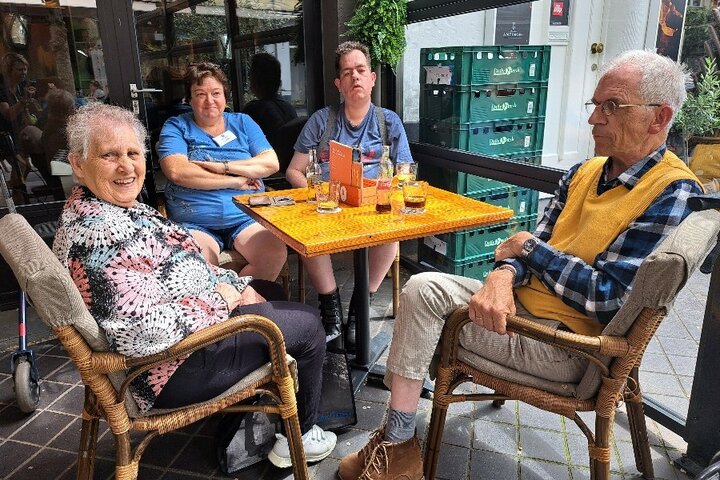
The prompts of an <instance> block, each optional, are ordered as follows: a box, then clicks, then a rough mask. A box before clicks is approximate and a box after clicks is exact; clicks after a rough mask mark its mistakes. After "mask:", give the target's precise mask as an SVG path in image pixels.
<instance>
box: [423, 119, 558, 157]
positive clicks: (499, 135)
mask: <svg viewBox="0 0 720 480" xmlns="http://www.w3.org/2000/svg"><path fill="white" fill-rule="evenodd" d="M544 131H545V119H544V118H542V117H536V118H528V119H523V120H508V121H495V122H483V123H480V122H475V123H461V124H452V123H446V122H440V121H435V120H428V119H425V118H421V119H420V141H421V142H424V143H430V144H432V145H439V146H441V147H447V148H457V149H459V150H466V151H468V152H473V153H482V154H484V155H490V156H520V155H522V156H525V155H528V154H529V153H531V152H535V151H537V150H542V145H543V134H544Z"/></svg>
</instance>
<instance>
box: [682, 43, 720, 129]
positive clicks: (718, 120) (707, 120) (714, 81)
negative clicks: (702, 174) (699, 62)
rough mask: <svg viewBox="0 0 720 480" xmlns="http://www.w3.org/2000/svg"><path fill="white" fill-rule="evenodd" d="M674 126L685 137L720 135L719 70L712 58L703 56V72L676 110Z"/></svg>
mask: <svg viewBox="0 0 720 480" xmlns="http://www.w3.org/2000/svg"><path fill="white" fill-rule="evenodd" d="M674 126H675V128H676V129H678V130H680V131H681V132H682V134H683V137H685V138H689V137H692V136H715V137H716V136H720V72H718V69H717V65H716V63H715V59H714V58H710V57H706V58H705V73H704V74H703V75H701V78H700V81H699V82H698V84H697V87H696V91H695V92H694V93H690V94H689V95H688V99H687V100H686V101H685V104H684V105H683V106H682V108H681V109H680V111H679V112H678V114H677V117H676V118H675V124H674Z"/></svg>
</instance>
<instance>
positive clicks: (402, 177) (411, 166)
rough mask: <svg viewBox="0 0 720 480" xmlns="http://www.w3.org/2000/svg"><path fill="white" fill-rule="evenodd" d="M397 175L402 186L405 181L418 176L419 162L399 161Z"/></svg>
mask: <svg viewBox="0 0 720 480" xmlns="http://www.w3.org/2000/svg"><path fill="white" fill-rule="evenodd" d="M395 176H396V177H397V179H398V186H399V187H401V188H402V186H403V185H404V184H405V182H407V181H408V180H415V179H416V178H417V163H398V164H397V165H395Z"/></svg>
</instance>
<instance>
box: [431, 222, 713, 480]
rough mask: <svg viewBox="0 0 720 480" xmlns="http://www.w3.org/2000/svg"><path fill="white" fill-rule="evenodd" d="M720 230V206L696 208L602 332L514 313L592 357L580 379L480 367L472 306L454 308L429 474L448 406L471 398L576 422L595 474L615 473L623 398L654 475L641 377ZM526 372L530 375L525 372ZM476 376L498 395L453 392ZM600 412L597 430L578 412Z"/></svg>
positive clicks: (525, 328)
mask: <svg viewBox="0 0 720 480" xmlns="http://www.w3.org/2000/svg"><path fill="white" fill-rule="evenodd" d="M718 231H720V213H719V212H718V211H716V210H708V211H703V212H695V213H692V214H691V215H690V216H688V218H686V219H685V220H684V221H683V222H682V223H681V225H680V226H679V227H678V228H677V229H676V230H675V232H674V233H673V234H672V235H670V236H669V237H668V238H667V239H666V240H665V241H663V242H662V244H661V245H660V246H658V248H657V249H656V250H655V251H654V252H653V253H652V254H651V255H649V256H648V257H647V258H646V259H645V261H644V262H643V263H642V265H641V266H640V269H639V270H638V273H637V276H636V278H635V281H634V283H633V286H632V290H631V292H630V294H629V295H628V297H627V299H626V302H625V304H624V305H623V307H622V308H621V310H620V311H619V312H618V314H617V315H616V316H615V317H614V319H613V320H612V321H611V322H610V323H609V324H608V325H607V326H606V327H605V329H604V330H603V332H602V334H601V335H600V336H598V337H589V336H584V335H577V334H574V333H570V332H565V331H559V330H554V329H551V328H548V327H545V326H542V325H539V324H538V323H537V322H533V321H530V320H528V319H523V318H520V317H511V318H509V319H508V328H509V329H510V330H512V331H514V332H516V333H517V334H520V335H526V336H529V337H532V338H534V339H536V340H539V341H542V342H544V343H547V344H548V345H549V346H554V347H560V348H563V349H566V350H568V352H570V353H572V354H576V355H580V356H582V357H584V358H586V359H587V361H588V370H587V372H586V374H585V376H584V377H583V379H582V380H581V381H580V382H579V384H576V385H570V384H562V385H561V384H559V383H556V382H549V381H547V380H542V379H535V378H530V379H528V378H527V377H528V376H527V375H526V374H522V373H520V372H514V371H510V369H505V370H506V371H499V372H498V371H497V370H494V371H492V373H490V372H489V371H488V370H489V369H483V368H480V367H478V365H477V364H470V363H468V362H467V361H463V360H462V359H463V358H467V355H465V353H467V350H464V349H463V348H462V347H461V346H460V345H459V343H458V339H459V335H460V331H461V330H462V328H463V326H464V325H466V324H467V323H468V322H470V320H469V318H468V315H467V307H464V308H460V309H458V310H456V311H455V312H453V314H452V315H450V317H449V318H448V320H447V322H446V324H445V327H444V330H443V333H442V336H441V339H440V365H439V367H438V369H437V379H436V381H435V396H434V399H433V411H432V417H431V420H430V428H429V433H428V441H427V444H426V451H425V478H426V480H430V479H433V478H435V472H436V467H437V460H438V456H439V451H440V445H441V442H442V434H443V428H444V424H445V418H446V415H447V409H448V406H449V405H450V404H451V403H456V402H463V401H478V400H491V401H493V402H494V404H495V405H496V406H500V405H502V403H503V402H504V401H505V400H511V399H512V400H520V401H522V402H525V403H528V404H530V405H534V406H535V407H538V408H540V409H542V410H546V411H549V412H554V413H557V414H560V415H564V416H565V417H567V418H569V419H571V420H573V421H574V422H575V423H576V424H577V425H578V427H579V428H580V429H581V431H582V432H583V433H584V434H585V436H586V437H587V439H588V452H589V458H590V476H591V479H593V480H596V479H602V480H607V479H609V478H610V456H611V448H610V436H611V433H612V427H613V422H614V418H615V411H616V408H617V405H618V403H619V402H620V401H621V400H624V401H625V402H626V403H627V412H628V418H629V424H630V430H631V436H632V441H633V446H634V450H635V463H636V467H637V468H638V470H639V471H640V472H642V475H643V477H644V478H646V479H651V478H654V472H653V464H652V459H651V457H650V448H649V444H648V439H647V430H646V427H645V417H644V413H643V407H642V397H641V394H640V383H639V380H638V368H639V366H640V362H641V360H642V356H643V354H644V352H645V349H646V347H647V345H648V343H649V342H650V340H651V339H652V336H653V335H654V333H655V331H656V330H657V328H658V326H659V325H660V322H661V321H662V319H663V318H664V317H665V314H666V313H667V311H668V309H669V308H670V307H671V305H672V302H673V301H674V299H675V297H676V295H677V293H678V292H679V291H680V290H681V289H682V287H683V285H684V284H685V282H686V280H687V279H688V278H689V276H690V275H691V274H692V273H693V271H694V270H695V268H696V267H697V266H698V265H699V264H700V262H701V261H702V259H703V257H704V256H705V254H706V253H707V251H708V250H709V248H710V247H711V246H712V245H713V244H714V243H715V241H716V239H717V235H718ZM523 375H524V376H523ZM468 381H470V382H474V383H476V384H479V385H483V386H486V387H489V388H491V389H492V390H494V391H495V393H484V394H453V393H452V392H453V391H454V390H455V388H456V387H457V386H459V385H460V384H462V383H465V382H468ZM586 411H594V412H595V414H596V415H595V432H594V434H593V432H592V431H591V429H590V428H589V427H588V426H587V425H586V424H585V423H584V422H583V421H582V419H581V418H580V416H579V415H578V412H586Z"/></svg>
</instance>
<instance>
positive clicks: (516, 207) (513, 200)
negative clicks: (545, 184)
mask: <svg viewBox="0 0 720 480" xmlns="http://www.w3.org/2000/svg"><path fill="white" fill-rule="evenodd" d="M465 196H468V197H470V198H473V199H475V200H479V201H481V202H485V203H489V204H491V205H496V206H498V207H505V208H509V209H510V210H512V211H513V212H515V217H522V216H526V215H533V216H535V217H537V209H538V198H539V193H538V191H537V190H531V189H529V188H523V187H517V186H515V185H508V186H507V187H506V188H505V187H500V188H495V189H492V190H484V191H481V192H477V193H476V194H473V195H465Z"/></svg>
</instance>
